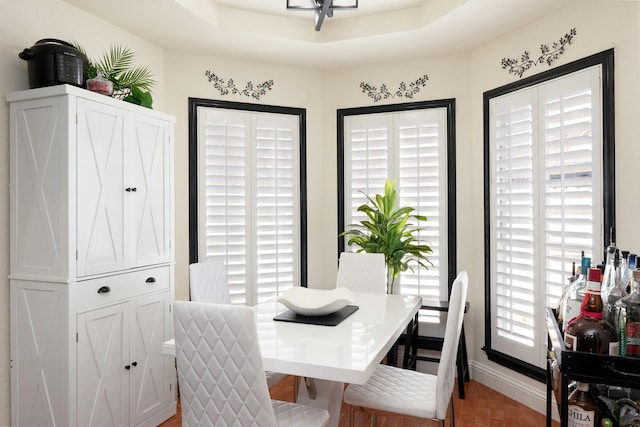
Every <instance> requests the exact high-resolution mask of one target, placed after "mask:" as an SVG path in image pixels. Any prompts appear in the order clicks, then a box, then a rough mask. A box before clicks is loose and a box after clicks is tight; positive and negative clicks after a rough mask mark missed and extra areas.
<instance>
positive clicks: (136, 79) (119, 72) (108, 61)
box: [74, 43, 155, 108]
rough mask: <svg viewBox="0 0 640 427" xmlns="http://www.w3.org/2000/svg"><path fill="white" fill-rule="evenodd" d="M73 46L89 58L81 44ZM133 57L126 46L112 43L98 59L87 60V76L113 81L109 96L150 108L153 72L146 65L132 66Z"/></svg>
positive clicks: (132, 53) (153, 81)
mask: <svg viewBox="0 0 640 427" xmlns="http://www.w3.org/2000/svg"><path fill="white" fill-rule="evenodd" d="M74 46H75V48H76V49H78V50H79V51H80V52H82V53H83V54H84V55H85V56H86V57H87V58H89V56H88V55H87V54H86V52H85V50H84V49H83V48H82V47H81V46H79V45H78V44H77V43H74ZM134 58H135V53H134V52H132V51H131V49H129V48H128V47H123V46H121V45H118V44H116V45H112V46H111V47H110V48H109V50H108V51H106V52H104V54H103V55H102V57H101V58H100V59H99V60H97V61H94V60H91V59H89V60H88V61H89V64H88V66H87V78H88V79H93V78H96V77H97V76H98V75H99V76H101V77H102V78H104V79H107V80H109V81H111V82H113V94H112V95H111V96H113V97H114V98H118V99H122V100H124V101H127V102H131V103H133V104H138V105H142V106H143V107H147V108H151V106H152V104H153V98H152V96H151V92H150V89H151V88H152V87H153V85H154V84H155V80H154V79H153V74H152V73H151V70H149V68H148V67H145V66H137V67H134V65H133V60H134Z"/></svg>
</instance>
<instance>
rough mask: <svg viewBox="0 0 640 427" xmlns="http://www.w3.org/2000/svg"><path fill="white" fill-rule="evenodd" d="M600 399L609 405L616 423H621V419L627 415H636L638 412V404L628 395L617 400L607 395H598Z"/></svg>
mask: <svg viewBox="0 0 640 427" xmlns="http://www.w3.org/2000/svg"><path fill="white" fill-rule="evenodd" d="M598 399H600V400H602V401H603V402H604V403H605V405H607V408H608V409H609V413H610V414H611V416H612V417H613V419H614V420H615V422H616V423H619V422H620V420H621V419H622V418H623V417H625V416H627V415H635V414H637V413H638V404H637V403H636V402H635V401H633V400H631V399H629V398H627V397H623V398H621V399H617V400H616V399H611V398H609V397H606V396H598Z"/></svg>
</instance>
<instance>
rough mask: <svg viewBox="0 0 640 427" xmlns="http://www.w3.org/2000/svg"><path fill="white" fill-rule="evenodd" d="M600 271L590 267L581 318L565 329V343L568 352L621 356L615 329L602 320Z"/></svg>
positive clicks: (570, 323)
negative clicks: (569, 350)
mask: <svg viewBox="0 0 640 427" xmlns="http://www.w3.org/2000/svg"><path fill="white" fill-rule="evenodd" d="M600 277H601V271H600V269H598V268H590V269H589V270H588V272H587V291H586V293H585V295H584V299H583V300H582V306H581V307H580V315H579V316H578V317H576V318H574V319H573V320H571V321H570V322H569V323H568V324H567V327H566V329H565V331H564V332H565V333H564V342H565V344H566V346H567V347H569V349H571V350H574V351H584V352H588V353H598V354H609V355H617V354H618V339H617V335H616V330H615V328H614V327H613V325H611V324H610V323H608V322H607V321H606V320H604V319H603V318H602V307H603V304H602V298H601V296H600V286H601V283H600Z"/></svg>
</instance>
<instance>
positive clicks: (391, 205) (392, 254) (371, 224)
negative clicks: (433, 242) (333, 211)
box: [341, 180, 432, 294]
mask: <svg viewBox="0 0 640 427" xmlns="http://www.w3.org/2000/svg"><path fill="white" fill-rule="evenodd" d="M365 196H366V197H367V199H369V202H370V203H369V204H363V205H361V206H360V207H358V211H359V212H362V213H364V214H365V215H366V216H367V219H365V220H362V221H360V223H359V224H351V225H349V227H352V228H351V229H349V230H347V231H345V232H343V233H341V236H345V237H347V244H348V245H350V246H358V247H359V249H358V252H369V253H382V254H384V259H385V263H386V265H387V293H390V294H393V293H397V292H398V290H397V289H396V282H397V279H398V277H399V276H400V273H401V272H403V271H406V270H408V269H410V270H411V271H413V267H412V266H411V265H409V263H411V262H416V263H417V264H419V265H421V266H423V267H425V268H428V267H427V264H429V265H432V264H431V262H430V261H429V259H428V258H427V256H426V254H428V253H431V252H432V250H431V248H430V247H429V246H428V245H426V244H422V243H420V242H419V241H418V237H417V233H418V232H419V231H420V230H421V228H418V227H414V226H413V225H412V224H410V223H409V221H410V220H411V219H414V220H416V221H426V220H427V218H426V217H425V216H423V215H415V214H412V212H413V211H414V210H415V209H414V208H412V207H409V206H404V207H397V206H396V201H397V197H398V192H397V191H396V189H395V181H388V180H387V181H386V182H385V185H384V194H383V195H380V194H377V195H376V196H375V198H373V197H371V196H369V195H367V194H365Z"/></svg>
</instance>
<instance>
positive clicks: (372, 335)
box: [163, 292, 422, 426]
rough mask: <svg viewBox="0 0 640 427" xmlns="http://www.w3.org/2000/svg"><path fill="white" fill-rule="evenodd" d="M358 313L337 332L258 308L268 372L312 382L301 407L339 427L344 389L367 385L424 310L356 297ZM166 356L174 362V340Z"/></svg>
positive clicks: (266, 306)
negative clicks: (321, 411) (319, 411)
mask: <svg viewBox="0 0 640 427" xmlns="http://www.w3.org/2000/svg"><path fill="white" fill-rule="evenodd" d="M353 295H354V305H356V306H358V310H357V311H355V312H354V313H353V314H351V315H350V316H349V317H347V318H346V319H344V320H343V321H342V322H341V323H339V324H338V325H336V326H321V325H311V324H304V323H290V322H283V321H277V320H274V317H275V316H276V315H277V314H280V313H282V312H285V311H287V308H286V307H285V306H284V305H282V304H280V303H278V302H277V301H275V300H273V301H267V302H262V303H259V304H257V305H256V306H254V310H255V313H256V323H257V329H258V339H259V341H260V350H261V352H262V360H263V364H264V369H265V370H267V371H274V372H280V373H284V374H289V375H294V376H298V377H300V378H307V379H313V381H307V382H304V381H303V382H302V383H301V385H300V387H299V388H298V390H299V392H298V396H297V402H298V403H303V404H308V405H312V406H318V407H324V408H325V409H328V410H329V413H330V414H331V421H330V424H329V425H331V426H337V425H338V422H339V418H340V408H341V406H342V395H343V391H344V384H345V383H351V384H364V383H365V382H366V381H367V379H369V377H370V376H371V374H372V373H373V371H374V370H375V368H376V366H377V365H378V364H379V363H380V362H381V361H382V360H383V358H384V357H385V356H386V355H387V353H388V352H389V350H391V348H392V347H393V345H394V344H395V342H396V341H397V340H398V338H399V337H400V335H401V334H402V333H403V332H404V330H405V329H406V327H407V325H409V323H410V322H411V321H412V320H413V319H414V318H415V316H416V313H417V312H418V310H419V309H420V307H421V304H422V299H421V298H420V297H418V296H409V295H388V294H374V293H362V292H354V293H353ZM163 352H164V353H165V354H167V355H174V356H175V343H174V340H169V341H167V342H165V343H164V345H163Z"/></svg>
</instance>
